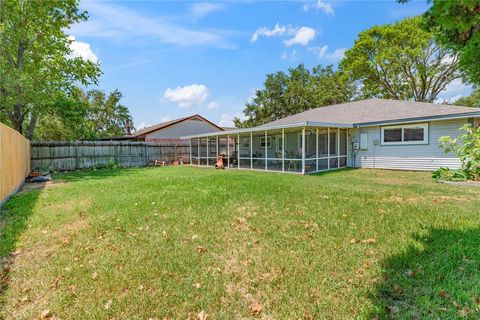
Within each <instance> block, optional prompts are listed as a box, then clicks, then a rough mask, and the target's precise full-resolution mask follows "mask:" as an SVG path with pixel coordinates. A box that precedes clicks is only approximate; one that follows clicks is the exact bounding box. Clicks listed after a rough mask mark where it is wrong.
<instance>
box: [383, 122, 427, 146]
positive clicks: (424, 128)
mask: <svg viewBox="0 0 480 320" xmlns="http://www.w3.org/2000/svg"><path fill="white" fill-rule="evenodd" d="M419 127H420V128H422V129H423V140H421V141H420V140H419V141H405V129H410V128H419ZM388 129H402V141H395V142H385V130H388ZM428 137H429V124H428V122H422V123H413V124H402V125H396V126H381V127H380V145H382V146H398V145H422V144H428V143H429V141H428Z"/></svg>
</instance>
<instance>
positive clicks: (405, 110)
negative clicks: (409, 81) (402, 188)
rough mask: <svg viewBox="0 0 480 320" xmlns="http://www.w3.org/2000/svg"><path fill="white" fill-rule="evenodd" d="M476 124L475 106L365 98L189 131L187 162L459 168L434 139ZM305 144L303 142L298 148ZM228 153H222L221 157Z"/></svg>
mask: <svg viewBox="0 0 480 320" xmlns="http://www.w3.org/2000/svg"><path fill="white" fill-rule="evenodd" d="M466 123H472V124H473V125H475V126H479V125H480V109H477V108H469V107H457V106H448V105H438V104H433V103H425V102H415V101H399V100H385V99H367V100H360V101H354V102H348V103H342V104H338V105H332V106H326V107H320V108H316V109H311V110H308V111H305V112H302V113H298V114H295V115H292V116H288V117H286V118H283V119H279V120H276V121H273V122H270V123H267V124H265V125H262V126H259V127H254V128H246V129H234V130H228V131H224V132H212V133H208V134H195V135H190V136H187V137H184V138H186V139H190V158H191V163H192V164H198V165H208V166H212V165H214V163H215V159H216V157H217V155H222V156H224V158H225V163H226V166H228V167H229V168H239V169H242V168H243V169H256V170H269V171H281V172H295V173H312V172H319V171H325V170H332V169H338V168H343V167H359V168H382V169H404V170H427V171H429V170H435V169H437V168H439V167H449V168H459V167H460V165H461V163H460V160H459V159H458V158H457V157H456V155H455V154H445V152H444V151H443V149H441V148H440V143H439V141H438V140H439V138H440V137H442V136H447V135H448V136H452V137H454V136H457V135H459V134H460V131H459V129H460V127H462V126H463V125H464V124H466ZM303 146H305V147H303ZM227 155H228V156H227Z"/></svg>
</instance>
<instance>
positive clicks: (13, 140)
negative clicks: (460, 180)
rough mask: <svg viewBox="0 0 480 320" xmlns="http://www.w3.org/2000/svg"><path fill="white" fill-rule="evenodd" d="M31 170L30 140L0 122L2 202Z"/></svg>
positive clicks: (0, 196) (0, 188)
mask: <svg viewBox="0 0 480 320" xmlns="http://www.w3.org/2000/svg"><path fill="white" fill-rule="evenodd" d="M29 172H30V141H29V140H27V139H25V138H24V137H23V136H22V135H21V134H20V133H18V132H17V131H15V130H13V129H11V128H9V127H7V126H6V125H4V124H2V123H0V177H1V181H0V204H1V203H2V201H3V200H4V199H6V198H7V197H8V196H9V195H11V194H12V193H13V192H14V191H15V190H16V189H17V188H18V187H19V186H20V185H21V184H22V183H23V181H24V180H25V177H26V176H27V175H28V173H29Z"/></svg>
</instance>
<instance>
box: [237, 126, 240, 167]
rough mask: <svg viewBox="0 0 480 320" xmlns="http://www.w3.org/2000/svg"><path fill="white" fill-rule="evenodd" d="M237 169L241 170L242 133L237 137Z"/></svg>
mask: <svg viewBox="0 0 480 320" xmlns="http://www.w3.org/2000/svg"><path fill="white" fill-rule="evenodd" d="M237 168H238V169H240V133H239V134H238V135H237Z"/></svg>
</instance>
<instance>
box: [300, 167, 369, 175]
mask: <svg viewBox="0 0 480 320" xmlns="http://www.w3.org/2000/svg"><path fill="white" fill-rule="evenodd" d="M356 170H360V168H348V167H345V168H339V169H333V170H325V171H321V172H315V173H309V174H307V175H309V176H312V177H315V176H316V177H320V176H327V175H335V174H338V173H344V172H348V171H356Z"/></svg>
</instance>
